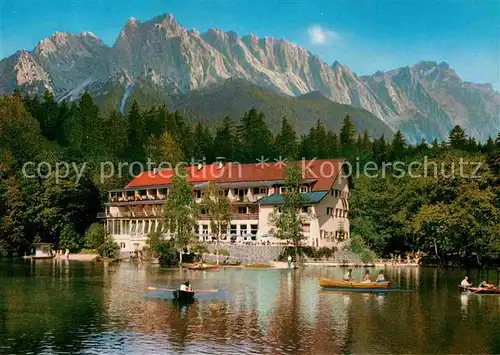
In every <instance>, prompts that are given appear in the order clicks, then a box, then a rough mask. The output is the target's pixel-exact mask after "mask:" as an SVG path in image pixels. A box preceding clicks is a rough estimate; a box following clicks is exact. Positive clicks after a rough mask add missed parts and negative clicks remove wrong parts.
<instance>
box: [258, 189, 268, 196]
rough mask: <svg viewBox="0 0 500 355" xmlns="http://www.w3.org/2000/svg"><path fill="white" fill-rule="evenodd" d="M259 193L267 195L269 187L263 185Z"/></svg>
mask: <svg viewBox="0 0 500 355" xmlns="http://www.w3.org/2000/svg"><path fill="white" fill-rule="evenodd" d="M259 194H261V195H267V187H261V188H260V189H259Z"/></svg>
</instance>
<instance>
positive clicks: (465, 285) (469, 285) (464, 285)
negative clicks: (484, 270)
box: [460, 276, 472, 287]
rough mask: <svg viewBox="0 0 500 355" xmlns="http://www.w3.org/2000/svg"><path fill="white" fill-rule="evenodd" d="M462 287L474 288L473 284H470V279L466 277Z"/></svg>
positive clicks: (461, 284)
mask: <svg viewBox="0 0 500 355" xmlns="http://www.w3.org/2000/svg"><path fill="white" fill-rule="evenodd" d="M460 286H463V287H471V286H472V283H469V277H468V276H465V277H464V279H463V280H462V282H461V283H460Z"/></svg>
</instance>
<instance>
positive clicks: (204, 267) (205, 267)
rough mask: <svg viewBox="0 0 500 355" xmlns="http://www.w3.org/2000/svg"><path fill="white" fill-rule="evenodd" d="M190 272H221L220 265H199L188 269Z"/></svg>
mask: <svg viewBox="0 0 500 355" xmlns="http://www.w3.org/2000/svg"><path fill="white" fill-rule="evenodd" d="M188 269H189V270H204V271H208V270H219V269H220V266H219V265H199V266H191V267H188Z"/></svg>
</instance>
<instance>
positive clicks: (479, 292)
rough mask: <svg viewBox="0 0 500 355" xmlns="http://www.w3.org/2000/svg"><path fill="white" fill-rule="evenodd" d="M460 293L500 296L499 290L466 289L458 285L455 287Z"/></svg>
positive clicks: (496, 288)
mask: <svg viewBox="0 0 500 355" xmlns="http://www.w3.org/2000/svg"><path fill="white" fill-rule="evenodd" d="M457 287H458V288H459V289H460V291H461V292H470V293H477V294H482V295H497V294H500V288H498V287H495V288H482V287H467V286H462V285H458V286H457Z"/></svg>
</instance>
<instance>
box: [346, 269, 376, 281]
mask: <svg viewBox="0 0 500 355" xmlns="http://www.w3.org/2000/svg"><path fill="white" fill-rule="evenodd" d="M344 281H349V282H355V281H354V280H353V279H352V269H349V270H347V272H346V273H345V275H344ZM372 282H385V276H384V271H383V270H379V272H378V275H377V278H376V279H375V281H372V277H371V275H370V270H365V276H364V277H363V281H361V283H372Z"/></svg>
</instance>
